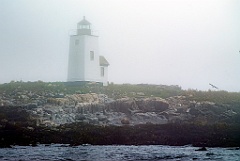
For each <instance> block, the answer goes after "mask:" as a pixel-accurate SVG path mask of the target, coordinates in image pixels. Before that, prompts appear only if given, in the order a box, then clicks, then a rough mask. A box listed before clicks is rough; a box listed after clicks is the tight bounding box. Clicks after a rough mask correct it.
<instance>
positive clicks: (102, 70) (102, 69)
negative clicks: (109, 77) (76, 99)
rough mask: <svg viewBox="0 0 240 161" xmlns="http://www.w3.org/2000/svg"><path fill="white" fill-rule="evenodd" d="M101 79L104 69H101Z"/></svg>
mask: <svg viewBox="0 0 240 161" xmlns="http://www.w3.org/2000/svg"><path fill="white" fill-rule="evenodd" d="M101 77H104V67H101Z"/></svg>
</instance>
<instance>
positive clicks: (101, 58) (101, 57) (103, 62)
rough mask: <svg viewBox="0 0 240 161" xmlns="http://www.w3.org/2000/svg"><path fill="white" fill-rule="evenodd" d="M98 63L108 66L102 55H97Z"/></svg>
mask: <svg viewBox="0 0 240 161" xmlns="http://www.w3.org/2000/svg"><path fill="white" fill-rule="evenodd" d="M99 64H100V66H109V63H108V61H107V60H106V59H105V58H104V56H99Z"/></svg>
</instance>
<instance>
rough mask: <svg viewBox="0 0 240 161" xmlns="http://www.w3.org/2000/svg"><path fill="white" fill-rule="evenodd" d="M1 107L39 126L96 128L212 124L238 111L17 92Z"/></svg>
mask: <svg viewBox="0 0 240 161" xmlns="http://www.w3.org/2000/svg"><path fill="white" fill-rule="evenodd" d="M0 106H22V107H23V108H24V109H26V110H27V112H28V113H30V115H31V119H33V120H35V121H36V122H37V125H44V126H58V125H61V124H67V123H74V122H84V123H90V124H97V125H104V126H105V125H136V124H166V123H181V122H194V123H198V124H203V125H204V124H213V123H217V122H224V121H225V120H230V119H231V118H232V117H234V116H235V115H238V113H237V112H235V111H233V110H232V109H231V108H230V107H228V106H227V105H220V104H217V103H214V102H206V101H205V102H197V101H189V100H188V98H187V97H186V96H175V97H169V98H167V99H162V98H159V97H149V98H144V97H140V98H139V97H138V98H130V97H124V98H120V99H116V100H113V99H111V98H108V96H107V95H104V94H96V93H88V94H72V95H64V94H61V93H59V94H53V93H42V94H35V93H33V92H29V91H25V92H22V93H20V92H17V93H13V94H10V95H4V94H2V95H1V96H0Z"/></svg>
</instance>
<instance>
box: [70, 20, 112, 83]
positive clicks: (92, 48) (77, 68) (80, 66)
mask: <svg viewBox="0 0 240 161" xmlns="http://www.w3.org/2000/svg"><path fill="white" fill-rule="evenodd" d="M108 66H109V63H108V61H107V60H106V59H105V58H104V57H103V56H100V55H99V48H98V36H96V35H93V34H92V30H91V23H89V22H88V21H87V20H86V19H85V17H83V20H82V21H80V22H79V23H78V24H77V32H76V34H74V35H71V36H70V45H69V58H68V77H67V81H68V82H99V83H103V85H104V86H107V85H108Z"/></svg>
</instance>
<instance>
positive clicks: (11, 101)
mask: <svg viewBox="0 0 240 161" xmlns="http://www.w3.org/2000/svg"><path fill="white" fill-rule="evenodd" d="M45 86H46V84H44V86H43V87H45ZM8 88H9V87H8ZM47 88H49V84H47ZM59 88H60V87H57V88H56V89H57V92H53V91H51V90H49V91H46V90H40V91H36V90H29V89H28V90H27V89H22V86H19V87H18V88H16V87H15V88H13V90H5V91H1V93H0V130H1V131H0V138H1V141H0V145H1V146H2V147H5V146H9V145H15V144H16V145H30V144H32V145H36V144H37V143H41V144H50V143H65V144H72V145H75V144H76V145H81V144H94V145H109V144H111V145H112V144H127V145H138V144H140V145H150V144H163V145H186V144H192V145H194V146H221V147H226V146H227V147H229V146H240V142H239V140H240V138H239V136H238V134H239V133H240V130H239V128H240V127H239V116H240V113H239V110H238V108H236V106H232V105H231V104H228V103H219V102H213V101H209V100H207V101H206V100H195V99H193V96H192V95H191V94H187V95H186V94H185V95H173V96H170V97H166V98H161V97H158V96H153V95H152V96H146V95H145V93H144V92H130V94H131V95H132V96H133V97H129V96H127V95H125V96H121V97H119V96H118V97H114V96H113V94H114V92H112V93H111V94H110V96H111V97H109V93H105V94H103V92H101V93H92V92H90V91H89V92H88V93H84V94H81V93H78V92H75V93H68V92H66V89H64V90H65V92H60V91H59ZM161 88H162V87H161ZM164 88H165V87H164ZM90 89H92V88H91V87H90ZM115 93H116V92H115ZM238 106H239V105H238ZM13 138H14V139H13Z"/></svg>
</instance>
